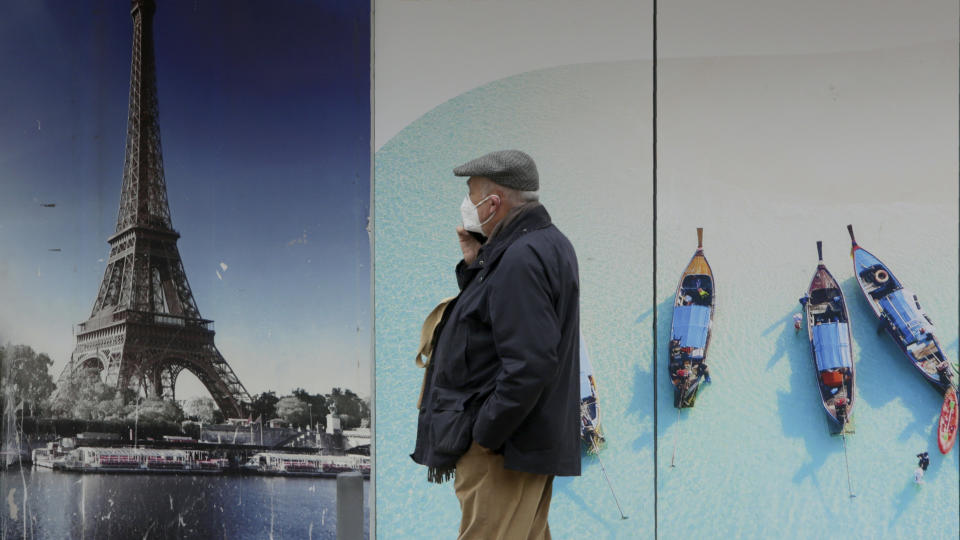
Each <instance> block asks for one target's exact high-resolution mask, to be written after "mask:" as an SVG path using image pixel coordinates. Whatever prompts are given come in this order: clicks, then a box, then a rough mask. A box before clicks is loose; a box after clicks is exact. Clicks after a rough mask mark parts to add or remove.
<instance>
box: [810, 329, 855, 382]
mask: <svg viewBox="0 0 960 540" xmlns="http://www.w3.org/2000/svg"><path fill="white" fill-rule="evenodd" d="M813 351H814V357H816V359H817V370H818V371H823V370H825V369H838V368H844V367H850V365H851V364H850V333H849V331H848V330H847V323H840V322H833V323H825V324H818V325H816V326H814V327H813Z"/></svg>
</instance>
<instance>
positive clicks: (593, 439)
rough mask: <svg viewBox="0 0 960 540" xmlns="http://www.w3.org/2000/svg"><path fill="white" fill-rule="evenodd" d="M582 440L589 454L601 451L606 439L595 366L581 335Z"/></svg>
mask: <svg viewBox="0 0 960 540" xmlns="http://www.w3.org/2000/svg"><path fill="white" fill-rule="evenodd" d="M580 440H581V441H582V442H583V445H584V447H586V450H587V453H590V454H594V453H597V452H599V451H600V449H601V448H602V447H603V444H604V443H605V442H606V439H604V437H603V429H602V428H601V427H600V401H599V396H598V394H597V382H596V379H595V378H594V376H593V365H592V364H591V363H590V357H589V355H588V354H587V345H586V342H584V340H583V334H582V333H581V335H580Z"/></svg>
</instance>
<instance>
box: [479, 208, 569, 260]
mask: <svg viewBox="0 0 960 540" xmlns="http://www.w3.org/2000/svg"><path fill="white" fill-rule="evenodd" d="M514 211H516V214H514V213H513V211H511V213H510V214H508V215H507V217H505V218H504V221H502V222H501V223H498V224H497V226H496V228H494V231H493V233H491V236H490V239H489V240H487V242H486V243H485V244H484V245H483V246H481V247H480V251H479V252H478V253H477V259H476V260H475V261H473V264H471V265H470V267H469V268H470V269H480V268H482V267H483V266H485V265H486V266H489V264H490V263H492V262H493V261H495V260H496V259H498V258H499V257H500V255H502V254H503V252H504V251H506V250H507V248H508V247H510V244H513V243H514V242H515V241H516V240H517V239H518V238H520V237H521V236H523V235H524V234H526V233H528V232H531V231H535V230H538V229H543V228H545V227H549V226H550V225H551V224H552V221H551V220H550V214H549V213H547V209H546V208H544V207H543V205H542V204H540V203H538V202H530V203H527V204H524V205H522V206H518V207H517V208H515V209H514Z"/></svg>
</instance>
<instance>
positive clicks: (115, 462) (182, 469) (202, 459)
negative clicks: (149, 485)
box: [54, 446, 228, 474]
mask: <svg viewBox="0 0 960 540" xmlns="http://www.w3.org/2000/svg"><path fill="white" fill-rule="evenodd" d="M227 466H228V461H227V460H226V459H222V458H211V457H210V455H209V452H207V451H204V450H173V449H159V448H129V447H123V448H115V447H95V446H83V447H80V448H76V449H74V450H71V451H70V452H69V453H68V454H67V455H66V457H64V459H63V460H62V461H60V462H56V463H54V469H57V470H63V471H71V472H83V473H181V474H218V473H222V472H223V471H224V469H226V468H227Z"/></svg>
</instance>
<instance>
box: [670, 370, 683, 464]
mask: <svg viewBox="0 0 960 540" xmlns="http://www.w3.org/2000/svg"><path fill="white" fill-rule="evenodd" d="M686 391H687V381H683V386H681V387H680V403H679V405H680V406H679V407H677V421H676V424H677V434H676V435H674V437H673V454H672V455H671V456H670V467H671V468H673V467H676V464H675V462H676V459H677V444H678V443H679V442H680V411H682V410H683V395H684V394H686Z"/></svg>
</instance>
